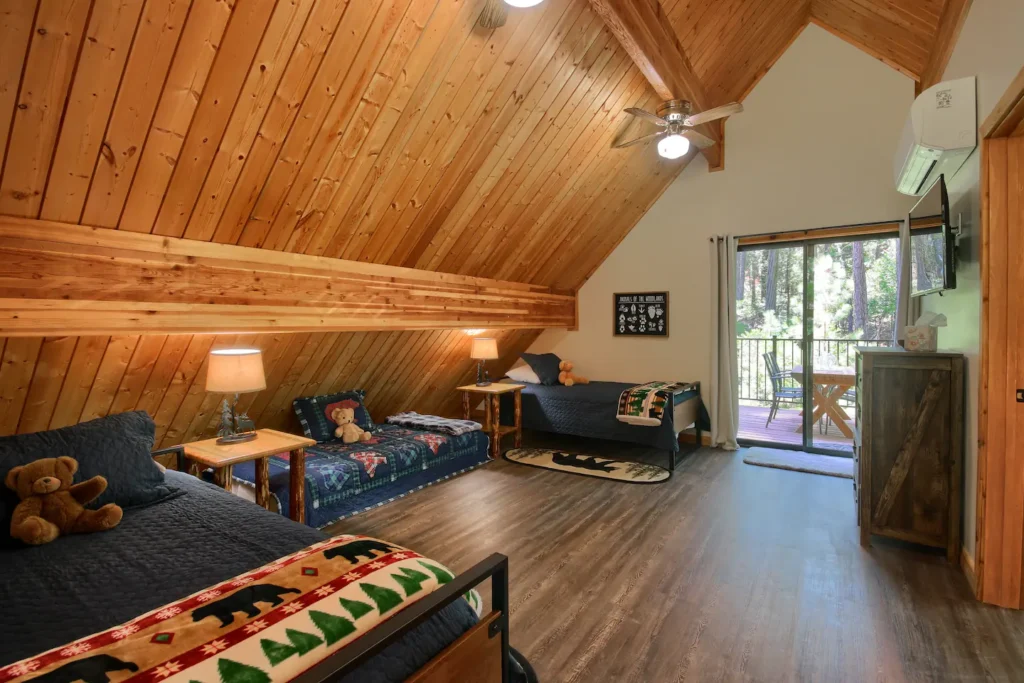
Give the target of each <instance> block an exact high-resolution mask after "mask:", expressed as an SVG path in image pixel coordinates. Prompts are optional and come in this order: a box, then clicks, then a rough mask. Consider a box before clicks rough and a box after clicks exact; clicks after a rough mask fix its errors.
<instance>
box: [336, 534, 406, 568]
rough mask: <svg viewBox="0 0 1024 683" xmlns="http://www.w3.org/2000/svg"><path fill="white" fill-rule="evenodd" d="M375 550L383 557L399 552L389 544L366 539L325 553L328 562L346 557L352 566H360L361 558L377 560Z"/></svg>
mask: <svg viewBox="0 0 1024 683" xmlns="http://www.w3.org/2000/svg"><path fill="white" fill-rule="evenodd" d="M374 550H378V551H380V553H381V554H382V555H383V554H385V553H390V552H391V551H393V550H398V548H396V547H394V546H390V545H388V544H387V543H381V542H380V541H374V540H373V539H366V540H363V541H352V542H351V543H346V544H345V545H339V546H337V547H335V548H330V549H328V550H325V551H324V557H326V558H327V559H328V560H333V559H334V558H336V557H344V558H345V559H346V560H348V561H349V562H351V563H352V564H359V558H360V557H365V558H366V559H368V560H375V559H377V557H378V556H377V555H374V554H373V551H374Z"/></svg>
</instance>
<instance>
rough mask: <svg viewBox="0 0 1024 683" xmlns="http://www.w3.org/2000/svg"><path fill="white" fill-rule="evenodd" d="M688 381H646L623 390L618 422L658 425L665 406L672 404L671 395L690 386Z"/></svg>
mask: <svg viewBox="0 0 1024 683" xmlns="http://www.w3.org/2000/svg"><path fill="white" fill-rule="evenodd" d="M692 386H693V385H692V384H690V383H689V382H648V383H647V384H640V385H638V386H635V387H633V388H632V389H627V390H626V391H623V392H622V394H621V395H620V396H619V410H618V413H617V414H616V415H615V418H616V419H617V420H618V421H619V422H626V423H628V424H631V425H640V426H643V427H660V426H661V419H662V418H663V417H664V416H665V408H666V407H669V408H671V407H672V405H673V398H672V397H673V396H674V395H675V394H678V393H680V392H683V391H689V390H690V389H691V388H692Z"/></svg>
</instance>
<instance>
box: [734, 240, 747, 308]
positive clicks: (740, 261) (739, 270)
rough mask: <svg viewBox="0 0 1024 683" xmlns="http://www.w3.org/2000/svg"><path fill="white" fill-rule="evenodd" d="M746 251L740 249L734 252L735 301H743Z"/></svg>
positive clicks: (745, 277) (745, 279)
mask: <svg viewBox="0 0 1024 683" xmlns="http://www.w3.org/2000/svg"><path fill="white" fill-rule="evenodd" d="M746 255H747V252H745V251H741V252H740V253H738V254H736V301H743V285H744V284H745V283H746V281H747V271H746V268H744V266H745V265H746V261H747V259H746Z"/></svg>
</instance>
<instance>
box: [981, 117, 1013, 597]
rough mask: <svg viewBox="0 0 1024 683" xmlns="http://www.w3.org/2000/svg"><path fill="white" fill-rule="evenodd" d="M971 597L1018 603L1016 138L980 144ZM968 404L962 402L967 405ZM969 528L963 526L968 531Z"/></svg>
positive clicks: (986, 141) (988, 140)
mask: <svg viewBox="0 0 1024 683" xmlns="http://www.w3.org/2000/svg"><path fill="white" fill-rule="evenodd" d="M982 173H983V174H984V176H983V178H982V188H986V189H983V190H982V220H983V224H984V228H983V237H982V254H981V266H982V297H981V301H982V373H981V375H982V376H981V380H980V389H979V394H980V396H979V400H980V403H981V405H980V406H979V407H978V408H977V410H978V428H979V435H978V443H979V447H978V451H979V452H978V488H977V490H978V505H977V525H978V534H977V536H978V546H977V548H976V551H975V553H976V555H975V558H974V560H975V576H976V577H977V586H978V591H977V592H978V597H979V598H981V599H982V600H984V601H985V602H990V603H993V604H996V605H1000V606H1003V607H1014V608H1017V609H1020V608H1024V590H1022V584H1024V562H1022V557H1024V477H1022V476H1021V472H1024V341H1022V340H1024V297H1021V296H1020V293H1021V292H1024V137H1006V138H993V139H986V140H984V142H983V147H982ZM968 405H969V404H968ZM968 533H970V530H968Z"/></svg>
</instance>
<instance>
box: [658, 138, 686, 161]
mask: <svg viewBox="0 0 1024 683" xmlns="http://www.w3.org/2000/svg"><path fill="white" fill-rule="evenodd" d="M689 151H690V141H689V140H687V139H686V138H684V137H683V136H682V135H667V136H665V137H663V138H662V139H661V140H659V141H658V154H660V155H661V156H663V157H664V158H666V159H678V158H679V157H681V156H685V154H686V153H687V152H689Z"/></svg>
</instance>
